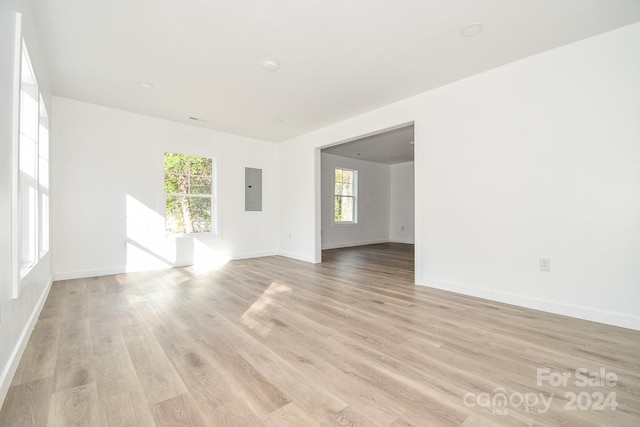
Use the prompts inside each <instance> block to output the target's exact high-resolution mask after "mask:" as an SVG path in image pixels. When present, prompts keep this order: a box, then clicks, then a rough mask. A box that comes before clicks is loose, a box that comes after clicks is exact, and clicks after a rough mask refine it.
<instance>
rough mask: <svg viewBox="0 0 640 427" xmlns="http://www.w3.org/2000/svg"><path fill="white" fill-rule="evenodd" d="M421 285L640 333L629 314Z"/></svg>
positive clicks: (436, 283) (437, 283) (637, 320)
mask: <svg viewBox="0 0 640 427" xmlns="http://www.w3.org/2000/svg"><path fill="white" fill-rule="evenodd" d="M416 284H418V285H422V286H428V287H431V288H436V289H441V290H444V291H450V292H455V293H458V294H463V295H470V296H473V297H478V298H483V299H487V300H491V301H497V302H502V303H505V304H511V305H516V306H519V307H525V308H531V309H533V310H539V311H545V312H547V313H553V314H560V315H562V316H568V317H574V318H577V319H582V320H589V321H592V322H598V323H604V324H607V325H612V326H619V327H621V328H628V329H635V330H640V316H636V315H633V314H626V313H616V312H611V311H605V310H598V309H595V308H591V307H583V306H577V305H572V304H565V303H560V302H557V301H550V300H544V299H540V298H532V297H526V296H521V295H514V294H509V293H505V292H496V291H492V290H489V289H483V288H475V287H470V286H465V285H460V284H456V283H450V282H444V281H441V280H435V279H430V278H428V277H427V278H422V279H420V280H419V282H418V283H416Z"/></svg>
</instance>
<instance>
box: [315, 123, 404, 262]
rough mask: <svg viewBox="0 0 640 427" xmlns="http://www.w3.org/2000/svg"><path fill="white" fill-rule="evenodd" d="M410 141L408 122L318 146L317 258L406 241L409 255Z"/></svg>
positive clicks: (378, 248) (333, 256)
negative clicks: (318, 223)
mask: <svg viewBox="0 0 640 427" xmlns="http://www.w3.org/2000/svg"><path fill="white" fill-rule="evenodd" d="M414 140H415V128H414V124H413V123H411V124H405V125H402V126H398V127H395V128H393V129H386V130H384V131H380V132H377V133H374V134H371V135H367V136H363V137H359V138H356V139H353V140H349V141H346V142H342V143H338V144H335V145H332V146H329V147H326V148H323V149H322V150H320V242H321V243H320V246H321V248H320V249H321V251H322V253H321V257H322V259H324V257H325V256H326V257H330V258H331V259H332V260H334V261H335V257H336V256H339V255H340V254H344V255H346V254H348V253H354V254H355V253H363V252H362V251H355V250H347V249H342V248H358V247H361V248H362V249H364V247H365V246H370V245H380V246H378V247H376V248H373V247H371V248H369V249H375V250H376V252H379V251H383V250H384V248H385V247H387V248H392V247H393V245H396V246H395V249H396V250H397V249H398V248H399V247H401V246H402V245H407V248H406V250H405V252H407V251H410V252H411V253H412V254H413V252H414V251H413V245H414V244H415V190H414V189H415V166H414V165H415V156H414ZM385 245H386V246H385ZM398 245H400V246H398ZM327 251H331V252H327ZM412 258H413V257H412ZM411 269H412V270H413V266H412V268H411Z"/></svg>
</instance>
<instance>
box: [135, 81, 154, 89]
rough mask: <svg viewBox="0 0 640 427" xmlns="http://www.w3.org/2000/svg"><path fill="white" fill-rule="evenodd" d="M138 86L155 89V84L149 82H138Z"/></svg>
mask: <svg viewBox="0 0 640 427" xmlns="http://www.w3.org/2000/svg"><path fill="white" fill-rule="evenodd" d="M138 86H140V87H141V88H144V89H153V84H152V83H149V82H138Z"/></svg>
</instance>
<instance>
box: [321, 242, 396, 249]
mask: <svg viewBox="0 0 640 427" xmlns="http://www.w3.org/2000/svg"><path fill="white" fill-rule="evenodd" d="M379 243H389V239H378V240H365V241H361V242H344V243H331V244H325V245H322V250H325V249H339V248H351V247H353V246H364V245H377V244H379Z"/></svg>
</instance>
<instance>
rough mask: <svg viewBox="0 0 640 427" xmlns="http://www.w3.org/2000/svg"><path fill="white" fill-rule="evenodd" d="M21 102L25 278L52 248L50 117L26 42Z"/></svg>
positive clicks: (22, 260)
mask: <svg viewBox="0 0 640 427" xmlns="http://www.w3.org/2000/svg"><path fill="white" fill-rule="evenodd" d="M19 102H20V108H19V122H18V129H19V136H18V168H17V169H18V177H17V180H18V197H17V201H18V224H17V225H18V230H19V231H18V257H17V258H18V264H19V268H20V277H22V276H24V275H25V274H26V272H27V271H29V269H30V268H31V267H33V266H34V265H35V264H36V263H37V262H38V260H39V259H40V258H42V256H44V254H45V253H46V252H47V250H48V249H49V118H48V115H47V111H46V109H45V105H44V101H43V100H42V97H41V96H40V93H39V91H38V83H37V81H36V76H35V73H34V71H33V67H32V65H31V60H30V59H29V53H28V51H27V46H26V45H25V43H24V40H23V41H22V44H21V56H20V98H19Z"/></svg>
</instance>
